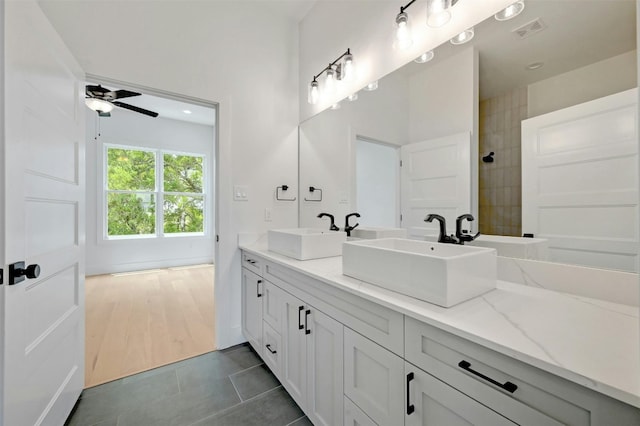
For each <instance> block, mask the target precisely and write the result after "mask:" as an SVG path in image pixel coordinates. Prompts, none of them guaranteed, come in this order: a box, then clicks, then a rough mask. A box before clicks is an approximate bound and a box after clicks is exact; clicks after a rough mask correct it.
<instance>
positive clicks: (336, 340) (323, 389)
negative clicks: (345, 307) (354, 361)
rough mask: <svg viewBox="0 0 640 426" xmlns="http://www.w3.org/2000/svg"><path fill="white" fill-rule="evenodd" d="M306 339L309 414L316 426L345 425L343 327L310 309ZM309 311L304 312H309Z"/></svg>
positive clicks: (306, 319) (307, 317) (306, 317)
mask: <svg viewBox="0 0 640 426" xmlns="http://www.w3.org/2000/svg"><path fill="white" fill-rule="evenodd" d="M309 311H310V313H309V315H305V323H306V324H305V332H308V333H309V334H307V335H306V337H307V361H308V364H307V367H308V368H307V374H308V376H307V380H308V382H307V389H308V393H307V398H308V399H307V402H308V404H309V405H308V407H307V408H308V411H307V415H308V416H309V419H310V420H311V421H312V422H313V424H314V425H316V426H320V425H326V426H340V425H342V422H343V416H344V415H343V399H344V386H343V371H344V370H343V365H344V361H343V348H344V346H343V329H344V327H343V325H342V324H340V323H339V322H338V321H336V320H334V319H333V318H331V317H329V316H327V315H325V314H323V313H322V312H320V311H318V310H317V309H315V308H313V307H311V308H310V309H309ZM306 312H307V311H305V313H306Z"/></svg>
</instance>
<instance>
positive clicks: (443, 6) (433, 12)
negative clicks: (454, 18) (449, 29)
mask: <svg viewBox="0 0 640 426" xmlns="http://www.w3.org/2000/svg"><path fill="white" fill-rule="evenodd" d="M450 8H451V0H427V25H428V26H430V27H431V28H438V27H441V26H443V25H444V24H446V23H447V22H449V20H450V19H451V11H450V10H449V9H450Z"/></svg>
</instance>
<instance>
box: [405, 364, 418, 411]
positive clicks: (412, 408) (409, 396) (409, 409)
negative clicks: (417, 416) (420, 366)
mask: <svg viewBox="0 0 640 426" xmlns="http://www.w3.org/2000/svg"><path fill="white" fill-rule="evenodd" d="M413 379H414V377H413V373H409V374H407V416H410V415H411V414H412V413H413V412H414V411H416V407H415V406H414V405H413V404H411V403H410V402H411V381H412V380H413Z"/></svg>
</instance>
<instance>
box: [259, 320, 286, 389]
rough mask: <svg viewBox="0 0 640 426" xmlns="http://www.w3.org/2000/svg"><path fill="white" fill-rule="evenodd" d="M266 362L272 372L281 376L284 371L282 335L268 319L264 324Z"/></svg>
mask: <svg viewBox="0 0 640 426" xmlns="http://www.w3.org/2000/svg"><path fill="white" fill-rule="evenodd" d="M262 330H263V338H262V343H263V344H264V350H263V352H262V353H263V354H264V362H265V364H267V366H268V367H269V368H270V369H271V372H273V374H275V375H276V376H277V377H280V374H281V371H282V337H281V336H280V333H278V332H277V331H275V330H274V329H273V327H271V326H270V325H269V324H268V323H267V322H266V321H265V323H264V324H263V328H262Z"/></svg>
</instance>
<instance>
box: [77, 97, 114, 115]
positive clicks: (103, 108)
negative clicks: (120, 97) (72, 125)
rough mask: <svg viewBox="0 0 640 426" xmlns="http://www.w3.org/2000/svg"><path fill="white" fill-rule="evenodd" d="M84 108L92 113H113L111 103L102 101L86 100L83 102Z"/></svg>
mask: <svg viewBox="0 0 640 426" xmlns="http://www.w3.org/2000/svg"><path fill="white" fill-rule="evenodd" d="M84 103H85V105H86V106H88V107H89V108H90V109H92V110H94V111H100V112H111V111H113V104H112V103H111V102H107V101H104V100H102V99H96V98H87V99H85V100H84Z"/></svg>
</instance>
